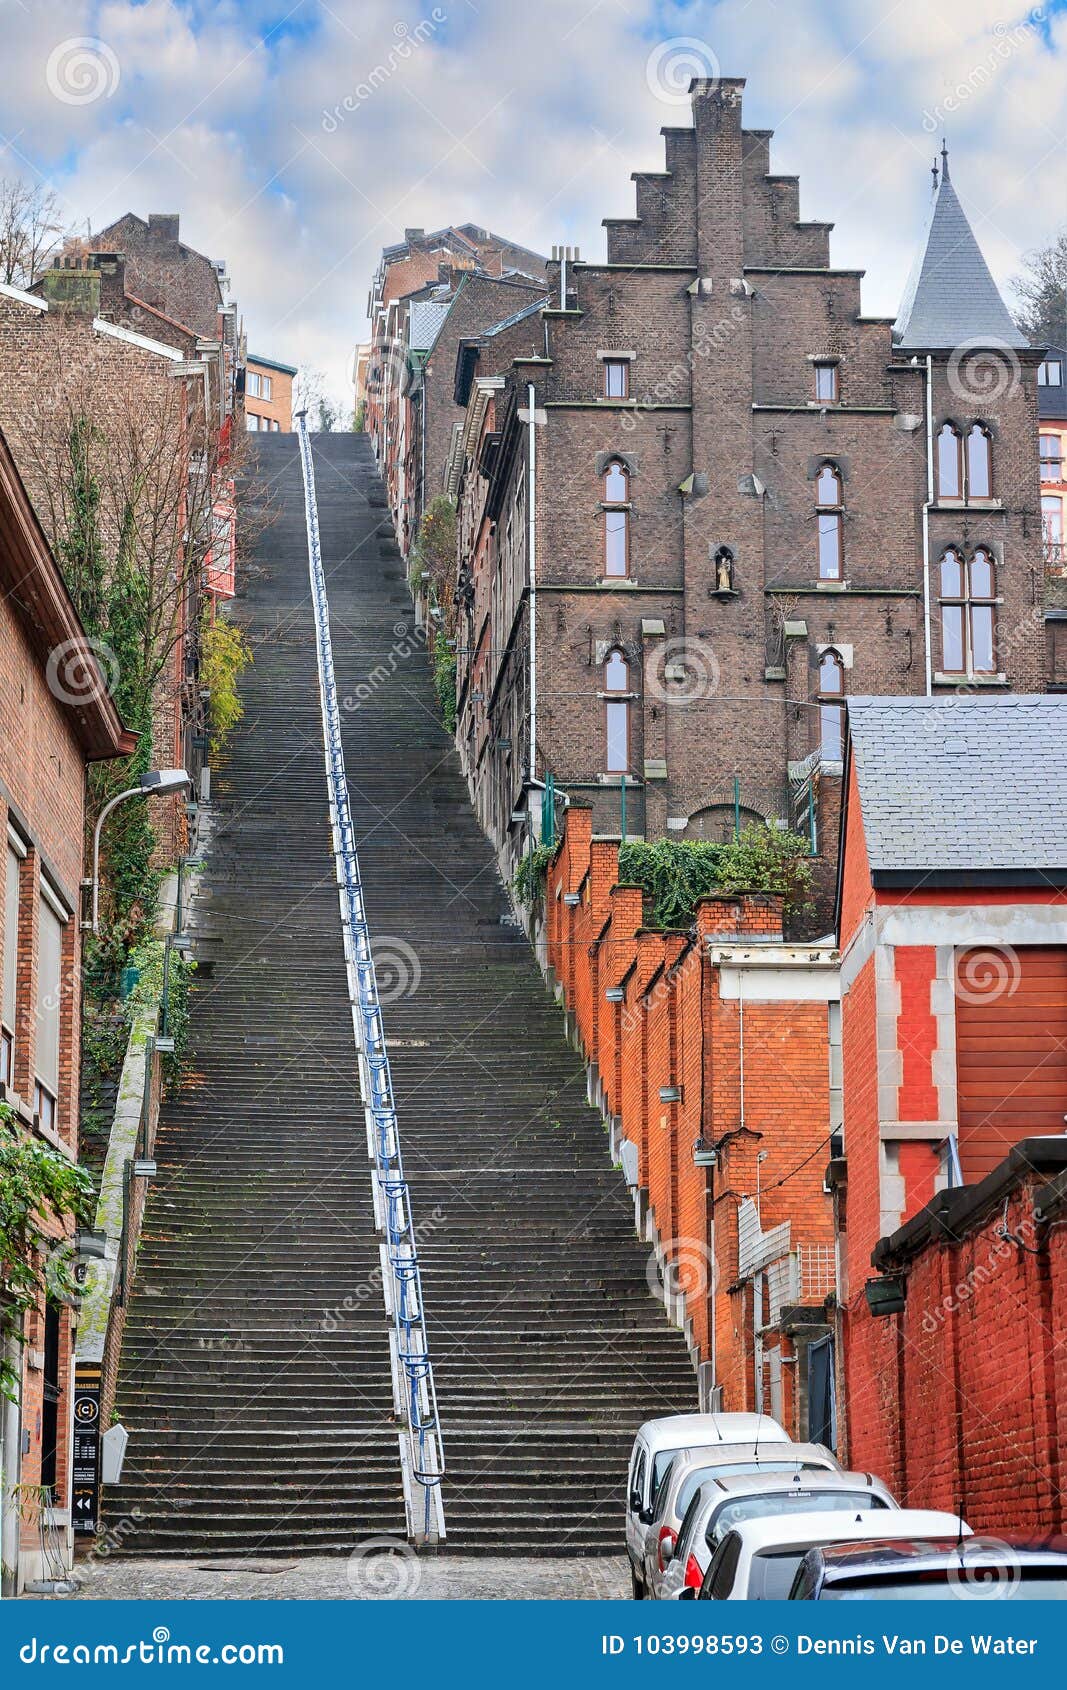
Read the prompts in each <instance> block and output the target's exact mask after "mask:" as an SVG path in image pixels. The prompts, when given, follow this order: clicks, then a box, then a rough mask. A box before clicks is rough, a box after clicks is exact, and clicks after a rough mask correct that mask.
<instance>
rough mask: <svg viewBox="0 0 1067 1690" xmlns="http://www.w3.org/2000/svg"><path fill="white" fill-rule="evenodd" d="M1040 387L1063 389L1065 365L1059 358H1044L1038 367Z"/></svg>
mask: <svg viewBox="0 0 1067 1690" xmlns="http://www.w3.org/2000/svg"><path fill="white" fill-rule="evenodd" d="M1037 385H1038V387H1062V386H1063V363H1062V361H1061V360H1060V359H1059V358H1043V359H1042V361H1041V363H1040V364H1039V365H1038V366H1037Z"/></svg>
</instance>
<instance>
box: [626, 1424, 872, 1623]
mask: <svg viewBox="0 0 1067 1690" xmlns="http://www.w3.org/2000/svg"><path fill="white" fill-rule="evenodd" d="M840 1469H841V1464H840V1462H839V1461H838V1459H837V1457H836V1456H835V1455H834V1453H833V1451H832V1450H829V1449H827V1448H826V1446H825V1445H824V1444H794V1443H782V1442H778V1443H766V1442H764V1441H763V1440H762V1439H761V1440H760V1441H759V1442H758V1443H756V1442H753V1443H750V1444H730V1445H716V1444H705V1445H700V1446H699V1447H691V1448H689V1449H680V1450H677V1451H676V1452H675V1453H674V1455H673V1456H672V1458H671V1460H670V1461H669V1462H667V1464H666V1465H665V1467H664V1469H663V1473H662V1475H661V1478H660V1482H659V1486H658V1488H657V1490H656V1494H655V1496H654V1497H653V1499H652V1508H651V1517H650V1519H649V1522H648V1525H647V1528H646V1532H645V1541H644V1546H643V1551H642V1570H641V1577H642V1581H643V1583H644V1586H645V1590H646V1592H647V1594H648V1595H649V1596H650V1597H652V1598H653V1599H656V1598H658V1596H659V1586H660V1581H661V1580H662V1578H663V1575H664V1573H665V1572H666V1570H667V1566H668V1564H669V1562H670V1560H671V1557H672V1555H673V1554H674V1546H675V1543H676V1542H677V1539H678V1528H679V1527H680V1525H681V1523H682V1517H683V1515H684V1514H685V1511H686V1509H687V1508H688V1507H689V1504H690V1502H691V1501H692V1499H693V1497H694V1496H695V1495H696V1492H697V1491H698V1490H699V1489H700V1486H701V1485H702V1484H705V1483H706V1482H707V1481H708V1480H709V1479H716V1478H726V1477H727V1476H728V1475H729V1474H742V1473H786V1474H792V1473H804V1472H811V1471H814V1472H819V1473H825V1472H831V1473H836V1472H840Z"/></svg>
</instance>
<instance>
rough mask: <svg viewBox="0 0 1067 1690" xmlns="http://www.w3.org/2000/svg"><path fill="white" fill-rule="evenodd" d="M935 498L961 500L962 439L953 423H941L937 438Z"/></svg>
mask: <svg viewBox="0 0 1067 1690" xmlns="http://www.w3.org/2000/svg"><path fill="white" fill-rule="evenodd" d="M937 496H938V498H939V499H962V498H963V439H962V436H961V435H960V431H959V429H958V428H957V427H956V425H955V423H950V422H947V423H942V425H941V428H940V430H939V432H938V436H937Z"/></svg>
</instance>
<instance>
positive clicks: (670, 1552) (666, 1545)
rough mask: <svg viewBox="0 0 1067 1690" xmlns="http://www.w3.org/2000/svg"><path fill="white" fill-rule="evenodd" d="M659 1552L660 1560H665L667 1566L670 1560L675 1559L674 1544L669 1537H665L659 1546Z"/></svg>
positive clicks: (664, 1563)
mask: <svg viewBox="0 0 1067 1690" xmlns="http://www.w3.org/2000/svg"><path fill="white" fill-rule="evenodd" d="M657 1553H658V1555H659V1558H660V1560H661V1561H662V1562H663V1565H664V1566H666V1565H667V1562H668V1561H673V1560H674V1544H673V1543H671V1542H670V1540H669V1539H668V1538H664V1540H663V1542H662V1543H661V1544H660V1545H659V1547H658V1550H657Z"/></svg>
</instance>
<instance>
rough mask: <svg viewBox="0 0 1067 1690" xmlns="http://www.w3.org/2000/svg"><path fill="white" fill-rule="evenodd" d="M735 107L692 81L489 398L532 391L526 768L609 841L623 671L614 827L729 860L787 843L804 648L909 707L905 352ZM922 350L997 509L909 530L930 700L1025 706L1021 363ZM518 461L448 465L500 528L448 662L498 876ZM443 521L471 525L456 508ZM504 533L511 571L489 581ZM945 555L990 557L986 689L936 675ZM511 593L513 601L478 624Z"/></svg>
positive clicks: (942, 415) (1031, 630)
mask: <svg viewBox="0 0 1067 1690" xmlns="http://www.w3.org/2000/svg"><path fill="white" fill-rule="evenodd" d="M742 86H743V84H742V83H741V82H740V81H733V80H725V81H722V82H720V83H718V84H703V83H699V84H696V85H695V86H694V92H693V124H694V126H693V128H691V129H669V130H667V131H665V143H666V170H665V172H663V173H648V174H639V175H637V176H636V178H635V180H636V184H637V213H638V215H637V217H636V218H633V219H626V220H618V219H616V220H611V221H609V222H608V223H607V231H608V236H607V239H608V260H607V263H605V264H588V263H579V262H570V263H568V264H567V267H566V297H565V298H561V294H560V287H561V279H560V265H559V263H555V264H553V265H550V281H551V286H552V289H553V303H552V306H551V308H549V309H547V310H546V311H545V312H544V314H543V322H544V329H545V342H544V347H543V350H544V352H545V353H546V354H547V356H544V357H542V356H539V355H538V356H535V357H534V358H533V360H532V361H521V360H520V361H517V362H515V363H514V364H513V365H512V367H511V369H510V370H509V371H508V372H507V378H508V379H507V386H506V389H505V393H504V394H501V395H499V396H498V397H497V399H496V401H495V406H496V409H497V410H498V411H502V412H503V411H506V410H507V409H508V407H509V406H510V407H511V408H512V409H514V407H515V405H516V404H517V405H518V406H519V407H522V408H523V411H524V414H525V408H526V406H527V387H528V384H531V383H532V384H533V387H534V390H535V400H536V403H535V411H536V436H537V438H536V458H537V463H536V479H537V494H536V501H535V503H536V513H535V514H536V523H535V528H536V559H535V577H536V589H537V590H536V603H537V652H538V658H537V677H536V695H537V701H536V738H537V750H536V757H535V759H534V770H535V773H536V776H537V777H538V778H544V777H545V776H546V775H548V774H549V773H551V774H553V775H554V776H555V778H556V781H557V783H558V784H559V785H560V786H561V787H563V788H565V789H566V790H567V791H568V792H569V793H571V794H572V795H573V796H575V797H576V798H580V799H581V800H582V801H583V802H591V803H592V805H593V808H594V827H595V830H596V831H598V832H602V833H618V832H619V830H620V823H621V801H620V784H621V783H620V772H622V771H612V770H611V769H609V767H608V763H609V761H611V760H612V759H610V758H609V757H608V755H607V746H606V717H605V709H606V703H607V701H606V700H605V697H604V693H605V688H606V682H605V670H604V663H605V659H606V656H607V654H608V653H609V652H610V651H611V650H612V649H617V650H619V651H621V652H622V654H623V655H624V657H625V660H626V662H627V664H628V683H629V684H628V691H629V693H630V694H631V695H632V696H631V699H630V703H629V750H628V759H627V767H626V770H625V774H626V782H627V787H628V789H629V790H628V797H627V828H628V831H630V832H641V831H644V832H645V833H647V835H648V836H650V837H652V836H658V835H664V834H669V835H671V836H674V837H684V838H692V837H706V838H718V837H723V836H724V834H727V833H729V832H731V831H732V829H733V827H734V824H735V818H736V815H737V813H738V811H740V814H741V817H742V820H743V819H744V817H745V815H747V814H750V813H755V814H759V815H768V816H770V815H773V816H785V817H788V818H789V819H792V820H794V821H795V822H797V824H798V825H807V823H806V817H807V815H808V810H807V800H806V797H805V793H806V786H805V783H806V782H807V781H808V780H809V779H810V775H811V769H812V767H813V764H814V763H817V762H818V753H819V750H820V738H821V733H820V709H819V702H820V700H819V694H820V680H819V665H820V661H821V659H822V656H823V653H824V651H825V648H827V647H831V648H833V650H834V651H835V652H836V653H838V654H839V657H840V662H841V680H842V681H843V690H844V692H845V694H846V695H847V694H849V693H910V692H922V691H924V690H925V687H926V663H927V640H926V633H925V617H924V568H923V528H924V504H925V502H926V500H927V430H926V425H925V413H926V394H925V386H926V363H925V358H924V357H923V358H919V359H917V360H916V359H913V358H911V357H909V358H907V359H905V358H904V357H903V356H901V355H898V354H897V353H896V352H895V350H894V342H893V335H892V323H891V322H890V321H889V320H888V319H884V318H869V317H865V316H864V315H863V312H862V306H861V299H860V281H861V273H860V272H858V271H851V270H836V269H833V268H831V267H830V264H829V225H826V224H821V223H808V222H804V221H802V220H801V219H800V217H799V189H798V183H797V180H796V178H794V177H788V176H776V175H774V174H771V173H770V169H769V144H770V136H769V134H768V133H767V132H764V131H747V130H745V129H744V127H743V124H742V115H741V93H742ZM610 353H615V354H617V355H618V358H619V360H621V361H622V362H624V363H626V365H627V366H628V376H629V383H628V389H629V390H628V395H627V397H625V398H606V397H605V396H604V393H605V383H604V380H603V376H602V371H603V365H604V362H605V355H606V354H610ZM930 353H931V370H932V383H931V385H932V392H931V395H930V409H931V413H932V417H933V428H934V433H935V434H936V433H937V431H938V430H939V429H940V427H941V426H942V424H943V423H944V421H945V420H946V419H951V420H952V421H954V422H955V423H956V424H957V425H958V426H959V428H960V429H961V431H963V433H964V434H965V433H966V431H967V430H969V429H970V428H971V427H972V426H973V424H974V423H975V422H976V421H980V422H981V423H982V424H983V425H984V426H985V428H986V429H987V430H988V432H989V436H990V438H991V443H992V466H993V468H992V475H993V482H992V496H991V497H988V498H981V499H974V500H972V501H970V502H969V503H967V504H964V503H962V502H960V501H956V502H951V503H947V504H942V505H941V506H937V505H936V504H935V507H934V508H933V509H932V510H931V511H930V513H929V555H930V559H931V567H930V599H931V612H930V625H931V630H932V638H931V641H930V653H929V656H930V669H931V676H932V681H931V684H932V686H933V687H934V688H935V689H936V688H938V687H939V686H941V685H945V686H949V687H953V688H959V687H960V686H961V685H963V686H965V687H971V686H974V687H986V686H990V685H993V686H997V685H1000V686H1005V687H1011V688H1015V689H1018V690H1023V691H1036V690H1041V689H1042V688H1043V686H1044V682H1045V675H1044V664H1045V656H1044V647H1043V629H1042V622H1041V615H1040V611H1039V608H1038V607H1040V602H1041V579H1042V570H1043V566H1042V557H1041V530H1040V519H1039V514H1038V513H1039V487H1038V476H1037V455H1036V409H1035V400H1034V384H1033V376H1032V372H1031V369H1030V365H1031V362H1032V361H1033V360H1034V359H1036V354H1035V355H1031V354H1029V353H1026V352H1023V353H1019V354H1017V353H1015V352H1014V351H1012V352H1008V351H1007V349H1005V351H1004V354H1003V356H998V355H997V354H996V353H995V351H994V355H993V356H992V357H991V358H990V359H988V360H986V362H985V365H984V367H983V365H982V362H981V357H980V355H975V354H974V353H973V352H972V349H970V348H968V347H964V348H962V349H961V348H951V347H933V348H930ZM820 363H821V364H824V365H826V366H827V367H828V368H829V369H830V370H831V371H833V372H834V374H833V375H832V376H831V377H829V378H828V379H829V380H830V381H832V382H836V390H831V395H830V397H826V396H825V395H824V396H821V397H817V389H816V366H817V365H818V364H820ZM483 373H485V372H484V371H483V369H482V368H481V367H479V371H478V374H479V375H482V374H483ZM473 402H474V401H473V399H472V403H473ZM528 432H529V430H528V427H527V426H526V425H525V424H523V425H521V433H522V435H523V436H524V437H525V436H527V435H528ZM528 456H529V442H528V439H525V438H524V439H523V440H522V441H521V442H519V443H517V444H516V447H515V450H514V452H513V453H512V454H510V455H509V454H508V453H507V452H505V451H504V450H502V449H501V450H494V451H492V452H491V453H490V454H489V456H488V458H486V457H485V456H484V455H483V456H482V458H481V459H478V458H476V457H474V456H468V458H467V461H466V465H465V477H466V478H467V479H469V478H471V477H474V478H477V477H479V476H482V475H487V476H488V480H489V482H490V484H491V486H490V492H489V495H488V497H489V501H490V503H491V504H494V509H495V518H494V521H495V526H494V528H493V531H492V533H491V535H489V536H487V537H485V538H484V543H483V542H477V541H476V537H475V535H474V534H473V532H472V531H471V530H470V529H469V528H468V529H467V532H466V534H465V537H464V539H462V540H461V546H462V545H463V544H464V543H466V544H468V545H470V546H472V547H476V549H474V550H471V551H470V552H468V553H463V555H461V558H460V566H461V569H463V568H467V569H470V568H471V567H472V563H473V562H474V561H475V560H476V561H477V564H478V568H479V570H480V571H481V572H482V573H483V574H484V577H485V579H484V582H483V583H479V584H477V585H476V586H475V588H474V598H473V599H472V600H471V605H470V615H469V617H468V620H467V623H466V626H465V627H464V628H462V629H461V637H460V638H459V642H458V645H459V652H460V664H459V693H460V717H459V736H458V737H459V740H460V745H461V748H467V747H469V746H471V745H482V744H484V743H490V742H493V743H495V746H496V749H495V751H494V752H493V756H494V757H496V758H497V759H500V758H504V757H506V758H507V761H508V773H507V775H502V774H501V772H500V769H499V767H495V768H494V769H492V770H490V769H489V768H488V767H487V766H486V763H485V758H484V757H482V758H481V759H480V760H479V759H475V758H474V757H473V756H472V755H470V754H468V766H469V768H470V770H471V773H472V779H473V782H474V784H475V787H476V789H477V788H478V787H479V786H483V787H484V788H485V790H484V791H483V792H482V793H481V795H480V796H479V799H478V802H479V810H480V812H481V813H482V816H483V820H484V822H485V825H486V826H487V828H488V830H489V832H490V833H491V835H492V837H493V838H494V840H495V842H496V843H497V845H498V847H500V848H501V849H502V852H503V854H504V856H505V858H513V857H514V856H515V855H516V854H517V853H518V851H519V850H520V849H521V848H522V841H521V837H520V836H519V835H518V834H517V832H516V829H515V826H514V824H512V822H511V817H512V815H513V814H514V813H515V812H516V811H518V810H520V809H521V808H522V807H523V804H524V794H523V786H524V782H525V780H526V778H527V776H528V773H529V767H530V758H529V720H528V715H529V713H528V711H527V712H526V715H525V718H524V719H523V720H522V721H521V722H516V720H515V718H514V714H513V713H511V714H508V715H507V719H506V720H504V721H503V722H501V723H499V725H498V716H497V711H498V708H500V707H499V706H498V705H497V702H496V701H497V700H498V699H500V700H502V701H503V700H506V699H509V698H511V697H512V696H513V693H514V691H515V687H514V686H512V685H510V684H509V682H508V679H507V672H508V671H509V669H511V668H512V667H514V666H515V665H516V664H520V665H521V664H523V663H525V661H526V659H525V656H524V652H525V649H526V646H527V644H528V632H527V628H526V619H527V615H528V583H529V574H530V569H529V559H528V557H527V555H526V554H527V542H528V533H527V522H526V518H525V514H523V517H522V520H521V521H517V520H516V518H517V517H518V516H519V514H520V511H524V501H525V497H526V486H527V484H528V480H529V466H528V461H527V460H528ZM613 457H615V458H617V459H618V460H619V461H620V462H621V463H622V464H623V465H624V466H625V468H626V470H627V472H628V476H629V482H628V489H627V491H628V494H629V499H628V501H627V502H628V504H629V513H628V520H629V561H628V573H627V576H626V577H625V579H622V580H617V579H613V578H609V577H608V575H607V573H606V568H605V535H604V529H605V524H606V517H605V512H604V509H603V504H604V498H605V491H606V489H605V485H604V471H605V467H606V465H607V463H608V461H609V460H610V459H611V458H613ZM825 463H831V464H833V465H834V466H835V468H836V472H837V475H838V477H839V484H838V485H839V488H840V495H841V496H840V498H835V499H834V500H833V501H832V506H831V509H830V510H829V512H828V514H830V515H832V516H837V517H839V518H840V523H839V526H840V531H841V535H842V548H841V551H842V563H841V570H840V579H838V580H828V579H820V563H819V542H818V528H819V521H818V517H817V513H816V506H817V502H818V494H817V478H818V475H819V472H820V468H821V466H822V465H824V464H825ZM504 479H506V481H507V486H497V483H499V482H500V481H501V480H504ZM825 485H827V484H826V483H824V486H825ZM463 502H464V504H465V506H468V507H469V509H470V510H472V511H473V510H476V509H477V508H478V507H479V505H480V503H481V501H480V499H479V497H477V496H474V495H468V494H467V493H466V492H464V494H463ZM824 502H825V501H824ZM509 517H510V528H511V532H512V535H513V539H512V544H513V545H515V546H517V547H518V548H519V553H520V555H519V557H518V558H517V559H516V561H515V562H514V564H513V565H512V566H511V567H509V568H508V569H505V568H503V567H502V565H501V563H500V558H499V554H500V548H501V546H502V544H503V540H504V536H505V534H506V533H507V531H508V529H509ZM948 545H956V546H959V547H960V548H961V549H962V551H963V552H964V554H965V555H966V556H968V557H969V556H970V555H971V554H972V553H973V551H974V550H975V548H977V547H986V548H988V550H989V552H990V554H991V556H992V557H993V559H994V560H995V563H996V568H997V578H996V591H995V596H996V598H997V600H998V602H997V604H996V607H995V617H996V667H995V672H994V673H993V674H991V675H988V676H986V675H983V676H979V677H975V678H973V679H971V678H968V677H967V676H966V675H965V674H964V675H960V674H953V675H952V676H951V677H950V678H947V679H946V680H945V681H944V682H942V681H941V680H939V678H938V677H939V676H941V675H942V674H943V673H945V672H946V671H947V669H948V667H949V664H948V663H947V661H945V660H944V659H943V657H942V653H941V637H940V610H939V604H938V567H937V565H938V560H939V558H940V556H941V554H942V552H943V550H944V549H945V547H946V546H948ZM725 553H728V554H729V556H728V558H727V559H726V560H725V561H724V562H723V563H722V566H721V567H720V562H719V561H717V559H719V560H721V559H722V557H723V554H725ZM516 579H517V581H518V583H519V588H518V596H519V598H520V600H521V605H520V606H519V607H518V608H516V607H513V606H512V605H511V604H510V603H509V602H502V607H498V605H497V601H498V600H501V601H507V600H508V595H509V593H511V594H513V588H514V583H515V581H516ZM490 627H492V628H493V629H494V630H495V631H494V633H493V637H492V640H491V641H490V640H488V638H487V633H486V630H487V629H488V628H490ZM490 652H491V657H490V659H489V661H488V663H487V661H486V653H490ZM471 653H478V654H479V655H478V656H477V657H472V656H471V655H470V654H471ZM475 669H477V678H476V677H475ZM522 690H524V691H528V689H527V688H523V689H522ZM475 693H480V695H481V699H480V701H476V700H475V698H474V695H475ZM501 741H510V745H506V744H501ZM616 760H617V759H616ZM837 767H838V765H837V762H836V759H831V758H827V759H826V760H825V761H824V764H823V769H824V774H823V779H822V791H821V795H819V798H818V803H817V807H818V808H820V809H821V810H822V812H823V813H824V816H825V817H826V819H827V823H828V825H827V827H826V828H824V832H823V838H822V840H821V842H820V847H821V849H822V851H823V852H824V853H825V854H826V855H827V856H830V855H832V854H833V852H834V850H835V847H836V838H835V834H836V827H835V825H834V820H833V818H834V814H835V810H836V804H835V802H834V798H835V793H834V790H833V789H834V788H836V785H837V778H836V773H835V771H836V769H837ZM791 775H792V777H793V781H794V790H793V791H792V792H790V789H789V781H790V776H791ZM489 794H491V796H489Z"/></svg>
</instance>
